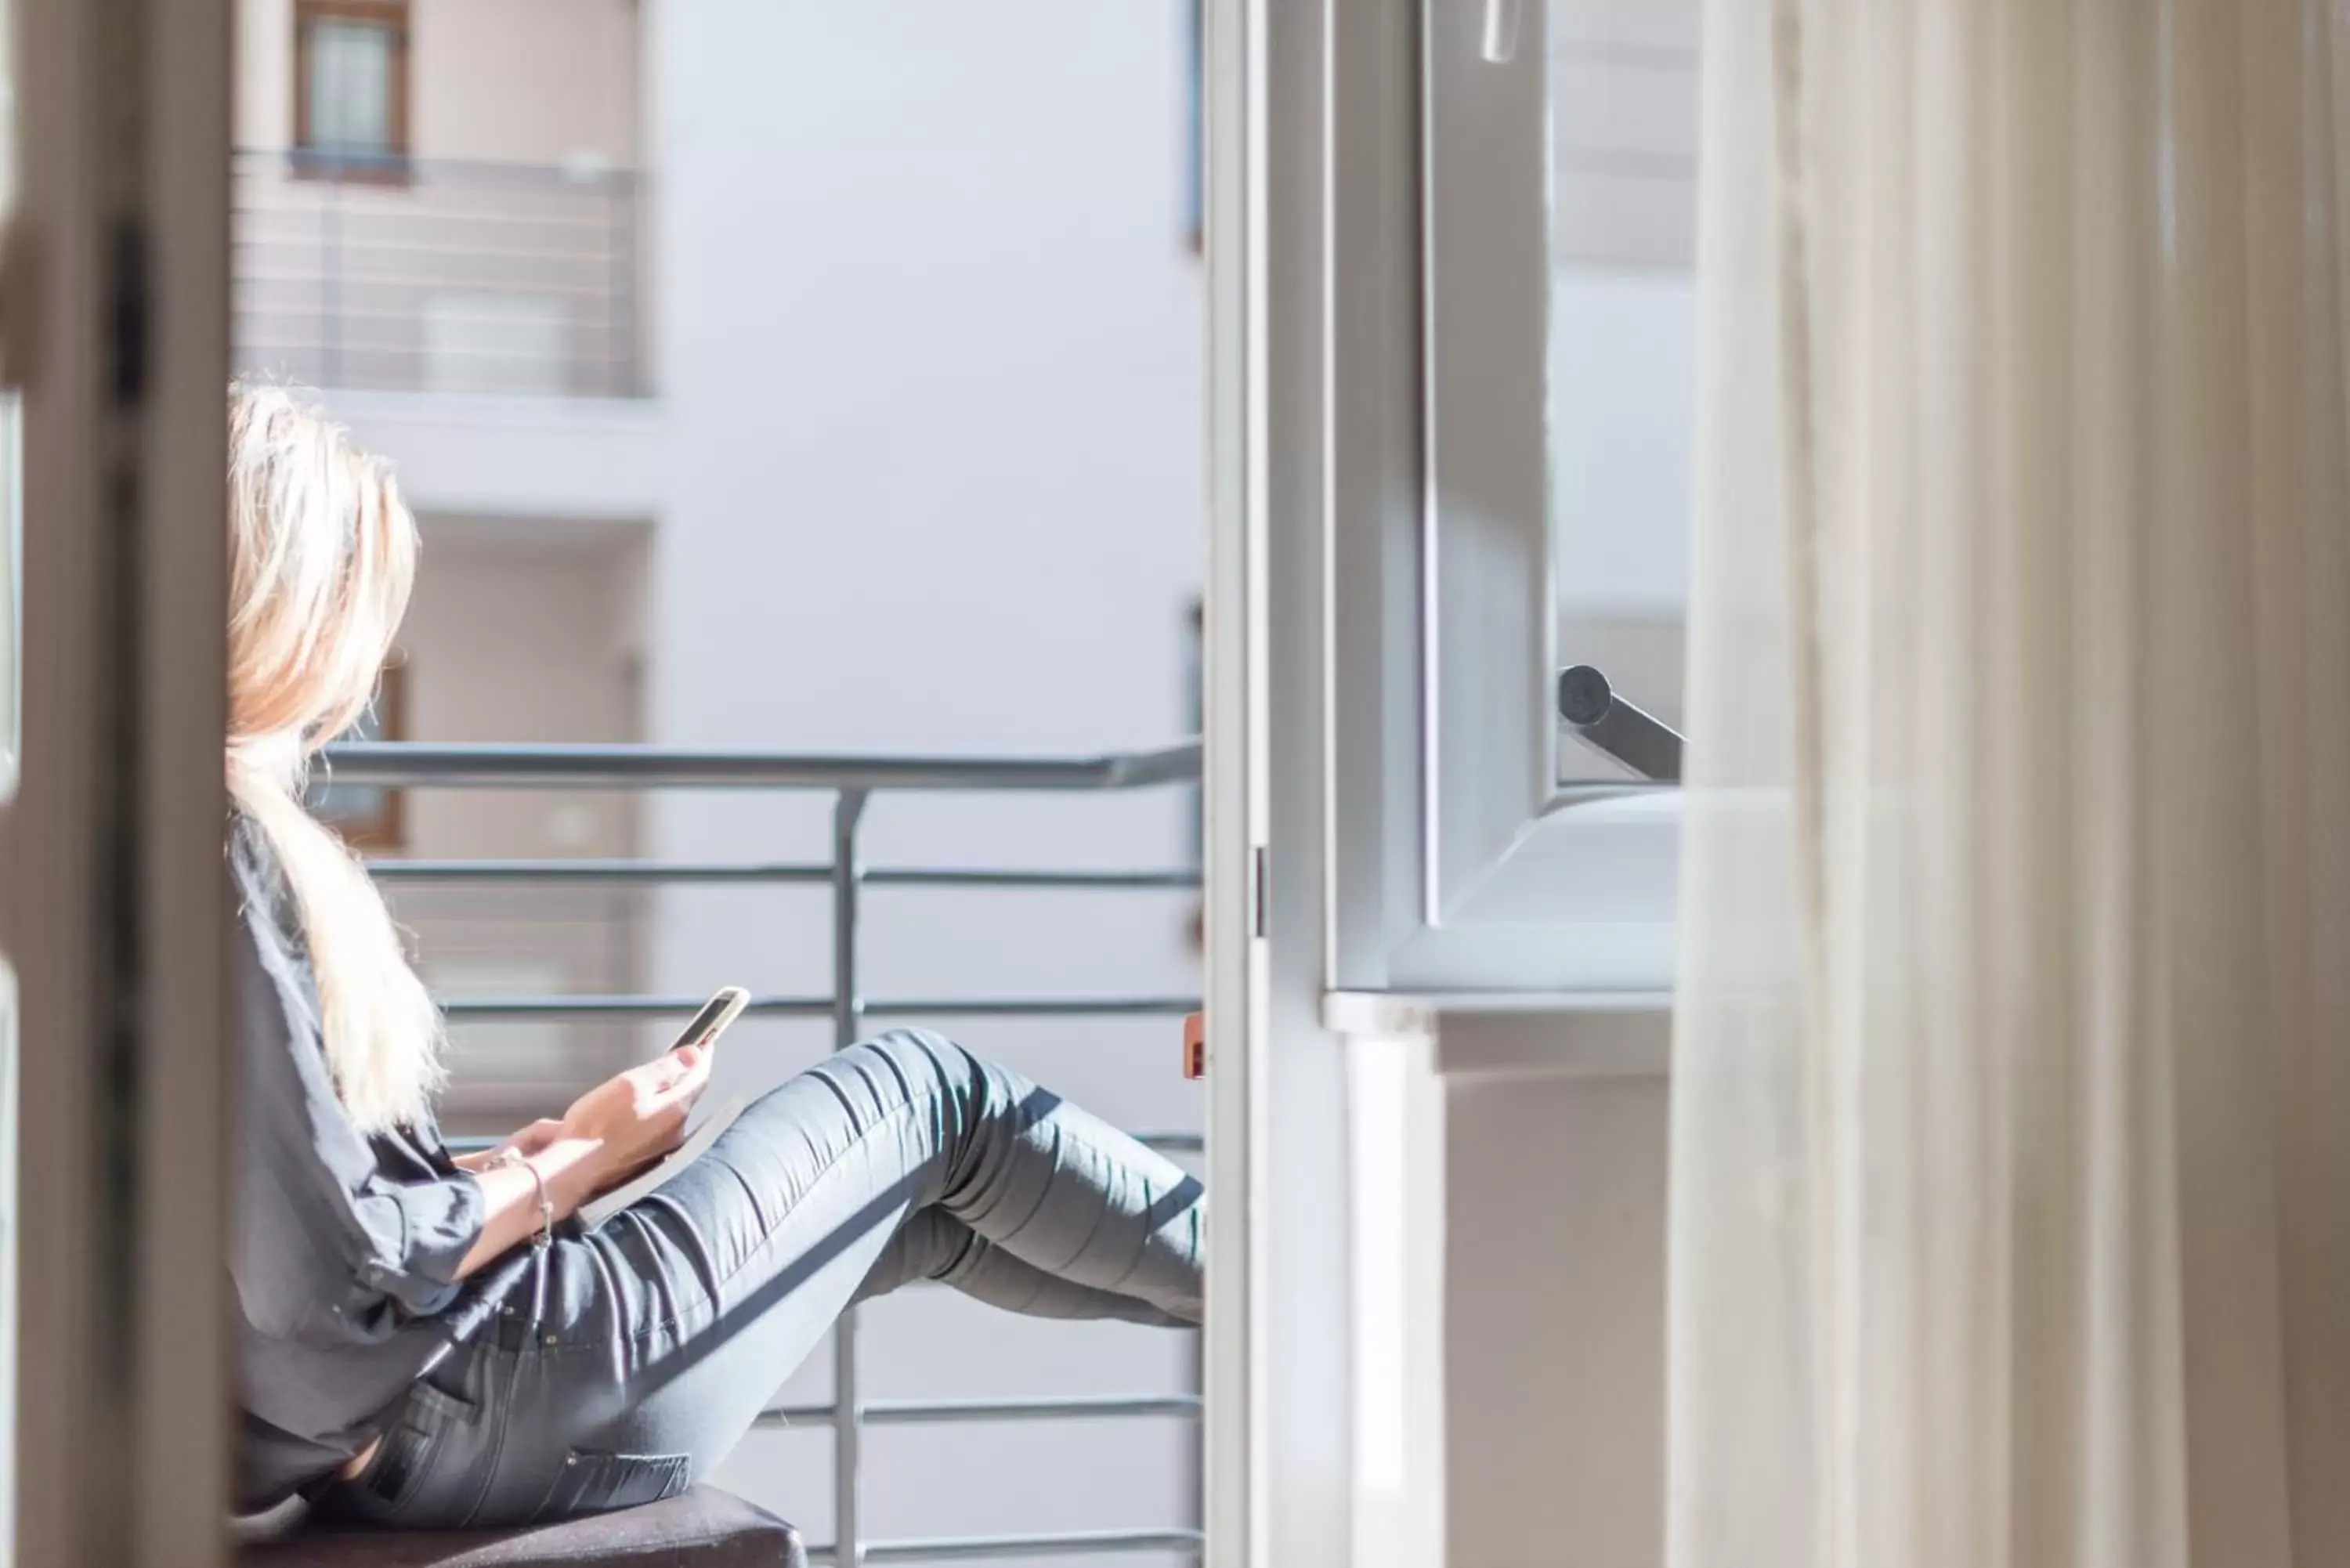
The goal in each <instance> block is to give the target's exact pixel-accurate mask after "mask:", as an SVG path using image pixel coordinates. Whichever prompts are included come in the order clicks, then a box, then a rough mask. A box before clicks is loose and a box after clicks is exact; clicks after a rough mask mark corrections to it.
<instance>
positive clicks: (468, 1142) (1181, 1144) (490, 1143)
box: [442, 1133, 1206, 1420]
mask: <svg viewBox="0 0 2350 1568" xmlns="http://www.w3.org/2000/svg"><path fill="white" fill-rule="evenodd" d="M1127 1136H1128V1137H1131V1138H1133V1139H1134V1141H1135V1142H1137V1143H1139V1144H1140V1145H1142V1147H1145V1148H1155V1149H1158V1150H1159V1152H1161V1153H1162V1154H1198V1153H1199V1152H1200V1151H1201V1149H1202V1148H1204V1147H1206V1140H1205V1139H1204V1138H1202V1137H1201V1136H1200V1135H1199V1134H1198V1133H1129V1134H1128V1135H1127ZM442 1142H443V1143H445V1144H447V1145H448V1146H449V1148H450V1151H451V1152H452V1153H454V1154H478V1153H480V1152H481V1151H482V1150H484V1149H485V1148H494V1147H497V1144H498V1140H497V1139H496V1138H494V1137H487V1136H474V1135H470V1134H469V1135H466V1136H464V1137H448V1138H443V1139H442ZM807 1408H808V1409H810V1410H815V1409H817V1408H819V1407H817V1406H814V1405H811V1406H809V1407H807ZM821 1408H822V1409H823V1410H824V1412H825V1415H824V1418H825V1419H826V1420H830V1419H831V1418H832V1407H830V1406H828V1405H827V1406H824V1407H821Z"/></svg>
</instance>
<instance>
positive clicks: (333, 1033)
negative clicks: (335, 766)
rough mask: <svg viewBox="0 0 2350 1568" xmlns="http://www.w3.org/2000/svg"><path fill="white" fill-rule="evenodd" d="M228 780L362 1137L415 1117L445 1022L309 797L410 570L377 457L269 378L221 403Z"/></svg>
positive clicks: (352, 712)
mask: <svg viewBox="0 0 2350 1568" xmlns="http://www.w3.org/2000/svg"><path fill="white" fill-rule="evenodd" d="M228 531H229V617H228V711H229V719H228V753H227V763H228V788H229V795H230V798H231V799H232V800H234V802H235V803H236V805H238V806H239V807H240V808H241V809H242V810H243V811H244V814H245V815H246V816H248V817H250V818H251V819H252V821H253V823H254V824H255V826H257V827H258V828H259V829H260V831H261V833H262V834H263V836H265V838H266V840H267V841H268V844H269V846H270V848H271V849H272V850H273V851H275V853H276V858H277V861H278V864H279V865H280V867H282V868H283V871H284V874H285V877H286V885H287V887H288V888H289V890H290V891H291V892H292V894H293V896H294V902H295V905H296V911H297V912H298V914H299V916H300V918H301V922H302V929H303V933H304V936H305V938H306V940H307V945H308V949H309V956H310V968H311V972H312V974H313V975H314V976H315V978H316V979H317V988H318V1009H319V1014H320V1023H321V1024H322V1025H323V1029H324V1033H325V1041H326V1052H327V1065H328V1070H329V1071H330V1072H331V1073H332V1074H333V1075H334V1082H335V1090H336V1093H337V1094H338V1096H340V1097H341V1100H342V1104H343V1109H344V1110H345V1111H346V1112H347V1113H348V1115H349V1116H350V1118H351V1120H352V1122H353V1123H354V1124H355V1125H357V1126H358V1127H359V1128H360V1129H361V1130H362V1131H366V1132H381V1131H384V1130H386V1129H389V1128H390V1127H399V1126H412V1125H414V1124H415V1123H417V1122H418V1121H420V1120H421V1118H422V1117H424V1116H426V1115H427V1113H428V1111H429V1109H430V1106H431V1104H432V1096H433V1094H434V1092H435V1091H436V1090H438V1089H439V1087H440V1086H441V1082H442V1066H441V1054H442V1023H441V1015H440V1012H439V1011H438V1010H437V1009H436V1008H435V1007H434V1006H433V1005H432V998H431V997H430V996H429V995H428V994H427V993H426V992H425V990H424V985H423V982H422V981H420V980H418V979H417V976H416V971H414V970H412V969H411V968H410V967H409V962H408V957H407V954H406V953H405V952H404V951H403V950H401V947H400V933H399V931H398V929H397V928H395V927H394V926H393V924H392V920H391V914H390V910H388V909H385V907H384V902H383V898H382V896H381V895H380V894H379V893H378V892H377V891H376V888H375V885H374V883H373V882H371V881H369V878H368V875H367V872H366V870H365V869H364V868H363V867H360V865H359V862H358V861H357V860H355V859H353V858H352V857H351V854H350V852H349V851H348V849H347V848H345V847H344V846H343V843H342V841H341V840H340V839H338V837H336V836H335V835H334V834H333V833H332V832H331V831H329V830H328V828H327V827H326V826H323V825H322V824H320V823H319V822H318V820H317V818H316V817H314V816H312V815H310V814H309V812H308V811H307V810H305V809H304V807H303V805H302V791H303V786H304V784H305V781H306V778H307V772H308V766H309V762H310V758H311V756H312V755H313V754H314V753H316V752H317V749H318V748H319V747H320V746H323V745H325V744H326V743H327V742H328V741H330V740H332V739H334V737H335V736H337V735H338V734H340V733H341V732H343V731H345V730H347V729H348V728H349V727H350V726H351V725H352V724H353V723H354V722H357V721H358V720H359V717H360V716H361V715H362V714H364V713H365V712H366V711H367V708H368V704H369V701H371V700H372V698H373V696H374V693H375V688H376V682H377V680H378V679H379V678H380V674H381V672H382V670H383V661H384V659H385V657H386V656H387V655H388V654H389V653H390V650H391V641H392V637H393V635H394V634H395V633H396V632H397V631H398V630H399V628H400V616H401V614H402V613H403V612H404V611H405V610H406V609H407V607H408V593H409V588H410V586H411V583H412V582H413V581H414V579H415V574H416V553H417V538H416V523H415V520H414V519H413V518H412V517H411V516H410V515H409V512H408V508H407V507H406V506H404V505H403V504H401V503H400V493H399V490H398V488H397V487H396V486H395V485H394V484H393V483H392V479H391V474H390V471H389V470H388V469H386V468H385V466H384V465H383V464H382V463H381V462H379V461H378V460H376V459H375V458H373V457H370V456H369V455H368V454H367V453H365V452H360V451H359V450H358V449H357V448H355V447H354V446H352V445H351V443H350V441H349V438H348V435H347V434H346V433H345V432H344V431H343V430H342V429H341V427H339V426H338V425H336V424H335V423H334V422H333V421H329V420H328V419H327V418H326V417H325V416H324V415H323V414H321V413H320V412H319V411H318V410H316V409H314V408H311V407H309V406H308V405H307V404H305V403H303V402H302V401H300V400H297V399H296V398H295V397H294V396H293V395H292V394H290V393H288V392H286V391H285V390H284V389H279V388H276V387H238V388H233V389H231V391H230V397H229V467H228Z"/></svg>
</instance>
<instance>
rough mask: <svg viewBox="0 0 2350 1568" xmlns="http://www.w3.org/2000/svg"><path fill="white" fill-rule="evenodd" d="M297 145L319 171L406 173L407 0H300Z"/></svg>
mask: <svg viewBox="0 0 2350 1568" xmlns="http://www.w3.org/2000/svg"><path fill="white" fill-rule="evenodd" d="M294 145H295V150H296V152H297V153H298V154H300V155H302V159H303V161H304V162H306V163H307V166H308V167H309V169H310V170H311V171H314V172H318V173H323V174H327V175H329V176H332V177H338V178H339V177H345V176H357V177H359V178H369V177H375V178H384V177H393V178H397V177H399V176H400V173H401V171H402V170H403V168H404V166H405V164H406V161H407V159H408V4H407V0H295V5H294Z"/></svg>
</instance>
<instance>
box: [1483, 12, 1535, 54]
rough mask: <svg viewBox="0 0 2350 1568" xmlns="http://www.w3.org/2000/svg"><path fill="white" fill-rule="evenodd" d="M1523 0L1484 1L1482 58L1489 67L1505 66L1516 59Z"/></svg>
mask: <svg viewBox="0 0 2350 1568" xmlns="http://www.w3.org/2000/svg"><path fill="white" fill-rule="evenodd" d="M1524 6H1525V0H1485V47H1484V56H1485V59H1486V63H1488V64H1489V65H1496V66H1506V65H1508V64H1509V63H1510V62H1511V61H1512V60H1514V59H1516V58H1517V57H1518V16H1519V15H1520V13H1521V12H1522V11H1523V9H1524Z"/></svg>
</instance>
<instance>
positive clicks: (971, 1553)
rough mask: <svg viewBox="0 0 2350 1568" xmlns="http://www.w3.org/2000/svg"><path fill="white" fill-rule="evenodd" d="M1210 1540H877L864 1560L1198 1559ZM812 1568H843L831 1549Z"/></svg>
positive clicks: (1100, 1533) (1087, 1535) (1120, 1534)
mask: <svg viewBox="0 0 2350 1568" xmlns="http://www.w3.org/2000/svg"><path fill="white" fill-rule="evenodd" d="M1205 1548H1206V1541H1205V1539H1204V1538H1203V1537H1202V1536H1201V1533H1200V1532H1198V1531H1196V1530H1089V1531H1079V1532H1071V1533H1068V1534H1064V1535H964V1536H945V1537H941V1538H939V1539H937V1540H932V1541H873V1542H867V1543H866V1546H865V1561H866V1562H867V1563H983V1562H989V1561H993V1560H994V1559H997V1558H1003V1557H1083V1556H1085V1555H1087V1553H1088V1552H1187V1553H1189V1554H1191V1555H1192V1556H1197V1555H1198V1554H1199V1553H1200V1552H1202V1551H1203V1550H1205ZM807 1555H808V1561H809V1562H810V1563H836V1564H837V1563H839V1561H840V1557H839V1553H838V1552H837V1549H836V1548H834V1547H831V1546H811V1547H809V1548H808V1549H807Z"/></svg>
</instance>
